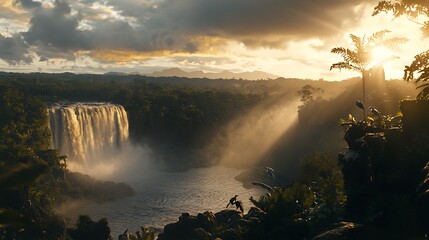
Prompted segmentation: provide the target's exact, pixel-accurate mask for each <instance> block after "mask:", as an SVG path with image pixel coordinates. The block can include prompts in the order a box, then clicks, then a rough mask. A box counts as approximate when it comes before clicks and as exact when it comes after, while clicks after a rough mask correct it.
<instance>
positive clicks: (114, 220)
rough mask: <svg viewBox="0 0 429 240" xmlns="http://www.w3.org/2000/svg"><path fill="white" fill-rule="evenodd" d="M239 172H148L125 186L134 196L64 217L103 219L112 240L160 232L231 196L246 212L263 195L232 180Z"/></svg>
mask: <svg viewBox="0 0 429 240" xmlns="http://www.w3.org/2000/svg"><path fill="white" fill-rule="evenodd" d="M240 172H241V171H240V170H238V169H233V168H226V167H212V168H199V169H192V170H188V171H185V172H161V171H151V172H150V173H146V174H144V175H142V176H140V177H138V178H137V179H136V178H135V179H134V180H130V181H129V182H127V184H129V185H131V186H132V187H133V188H134V190H135V192H136V194H135V196H132V197H127V198H123V199H117V200H113V201H107V202H104V203H94V202H85V203H84V204H79V205H78V207H76V206H75V207H73V208H69V209H68V210H66V211H65V215H67V216H68V217H70V218H71V220H72V222H75V221H76V218H77V216H78V215H80V214H86V215H89V216H90V217H91V218H92V219H93V220H98V219H101V218H107V219H108V222H109V226H110V229H111V231H112V237H113V239H117V236H118V235H119V234H120V233H123V232H124V231H125V229H128V230H129V232H135V231H137V230H139V229H140V226H141V225H144V226H148V227H149V226H150V227H155V228H163V226H165V225H166V224H168V223H172V222H175V221H177V220H178V217H179V216H180V215H181V214H182V213H184V212H189V213H191V214H197V213H199V212H204V211H212V212H217V211H220V210H223V209H225V207H226V205H227V204H228V201H229V199H230V198H231V197H233V196H234V195H235V194H238V200H241V201H242V202H243V205H244V209H245V211H247V210H248V209H249V208H250V207H251V206H253V205H252V203H251V202H250V201H249V198H250V196H254V197H255V198H258V196H259V195H261V194H263V193H264V191H263V190H262V189H259V188H251V189H245V188H244V187H243V186H242V184H241V183H240V182H238V181H236V180H235V179H234V177H235V176H237V175H238V174H239V173H240ZM230 208H231V207H230ZM231 209H232V208H231Z"/></svg>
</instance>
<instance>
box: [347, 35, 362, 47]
mask: <svg viewBox="0 0 429 240" xmlns="http://www.w3.org/2000/svg"><path fill="white" fill-rule="evenodd" d="M350 38H351V39H352V42H353V45H354V46H355V47H356V49H360V48H361V47H362V46H363V41H362V40H363V38H360V37H358V36H356V35H354V34H350Z"/></svg>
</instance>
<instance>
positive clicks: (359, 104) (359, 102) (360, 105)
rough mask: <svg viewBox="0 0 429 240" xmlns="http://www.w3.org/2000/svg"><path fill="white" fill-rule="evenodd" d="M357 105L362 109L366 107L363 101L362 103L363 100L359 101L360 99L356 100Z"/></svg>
mask: <svg viewBox="0 0 429 240" xmlns="http://www.w3.org/2000/svg"><path fill="white" fill-rule="evenodd" d="M356 106H357V107H358V108H360V109H363V110H365V107H364V106H363V103H362V102H361V101H359V100H357V101H356Z"/></svg>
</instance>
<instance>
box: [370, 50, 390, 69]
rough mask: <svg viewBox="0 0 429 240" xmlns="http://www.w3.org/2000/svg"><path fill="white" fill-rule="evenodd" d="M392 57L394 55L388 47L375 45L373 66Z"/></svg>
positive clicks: (372, 54)
mask: <svg viewBox="0 0 429 240" xmlns="http://www.w3.org/2000/svg"><path fill="white" fill-rule="evenodd" d="M392 58H394V55H393V53H392V51H390V50H389V49H388V48H386V47H382V46H378V47H374V48H373V49H372V52H371V59H372V61H371V66H373V67H375V66H379V65H383V63H385V62H387V61H389V60H391V59H392Z"/></svg>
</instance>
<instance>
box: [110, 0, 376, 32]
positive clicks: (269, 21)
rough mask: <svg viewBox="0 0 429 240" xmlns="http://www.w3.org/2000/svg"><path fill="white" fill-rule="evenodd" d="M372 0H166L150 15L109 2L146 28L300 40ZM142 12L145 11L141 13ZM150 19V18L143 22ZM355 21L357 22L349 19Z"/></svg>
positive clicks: (332, 27)
mask: <svg viewBox="0 0 429 240" xmlns="http://www.w3.org/2000/svg"><path fill="white" fill-rule="evenodd" d="M370 1H371V0H355V1H344V0H318V1H313V0H234V1H231V0H167V1H163V2H161V3H159V4H157V8H156V9H155V10H153V9H152V10H151V11H150V13H151V14H150V15H149V16H147V15H145V16H142V15H141V12H139V11H138V10H139V9H141V10H143V9H147V8H148V6H147V5H141V4H139V3H138V1H124V2H122V1H114V0H110V2H109V3H110V4H112V5H113V6H115V8H117V9H118V10H120V11H122V12H123V14H126V15H129V16H135V17H139V18H140V19H141V20H142V23H144V24H146V25H148V26H150V27H167V28H169V29H180V30H181V31H184V32H186V33H188V34H205V35H219V36H228V37H231V38H238V40H240V39H242V38H246V37H247V38H248V37H261V38H266V37H269V36H272V35H274V36H278V35H283V36H285V37H288V38H294V39H303V38H309V37H323V36H329V35H332V34H337V33H338V31H339V29H341V28H343V27H350V26H345V25H344V24H345V22H344V21H343V20H344V19H350V18H355V17H357V16H358V15H359V14H360V13H356V12H355V11H354V10H353V7H355V6H357V5H359V4H361V3H364V2H370ZM146 12H147V11H146ZM147 17H149V20H147ZM354 24H357V22H354Z"/></svg>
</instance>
